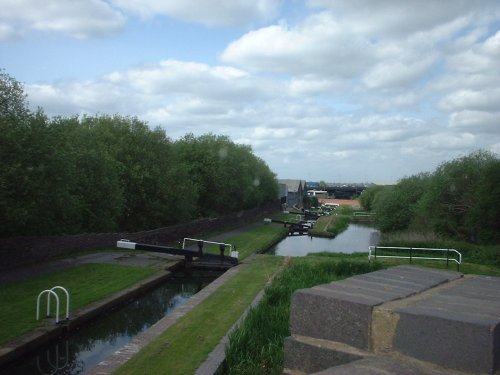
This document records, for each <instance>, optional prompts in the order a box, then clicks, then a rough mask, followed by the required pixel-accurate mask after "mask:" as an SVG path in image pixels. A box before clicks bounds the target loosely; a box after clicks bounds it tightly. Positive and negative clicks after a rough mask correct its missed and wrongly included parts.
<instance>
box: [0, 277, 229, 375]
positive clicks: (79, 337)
mask: <svg viewBox="0 0 500 375" xmlns="http://www.w3.org/2000/svg"><path fill="white" fill-rule="evenodd" d="M219 275H220V273H218V272H217V273H215V272H209V271H206V272H196V273H189V274H187V273H176V274H175V275H173V276H172V277H171V278H169V279H167V280H166V281H165V283H164V284H162V285H160V286H159V287H157V288H156V289H153V290H151V291H149V292H146V293H145V294H144V295H142V296H140V297H138V298H136V299H134V300H131V301H129V303H127V304H125V305H121V306H119V307H117V308H116V309H114V310H111V311H109V312H108V313H107V314H103V315H100V316H99V317H98V319H95V320H93V321H91V322H89V323H87V324H85V325H83V326H82V327H80V329H76V330H75V331H72V332H69V333H68V334H66V335H64V336H62V337H60V338H59V339H58V340H56V341H54V342H52V343H49V344H47V345H45V346H42V347H40V348H38V349H36V350H35V351H33V352H32V353H30V354H28V355H26V356H24V357H22V358H20V359H19V360H17V361H16V362H13V363H11V364H8V365H7V366H5V367H3V368H0V374H12V375H17V374H19V375H21V374H22V375H25V374H54V375H56V374H57V375H62V374H64V375H77V374H85V373H86V372H88V371H90V370H91V369H92V368H93V367H95V366H96V365H97V364H98V363H99V362H101V361H102V360H104V359H105V358H106V357H108V356H109V355H111V354H112V353H114V352H115V351H116V350H118V349H119V348H121V347H122V346H124V345H126V344H127V343H129V342H130V341H131V340H132V339H133V338H134V337H135V336H137V335H138V334H140V333H141V332H144V331H145V330H147V329H148V328H149V327H151V326H152V325H153V324H154V323H156V322H157V321H158V320H160V319H162V318H163V317H164V316H166V315H167V314H169V313H171V312H172V311H174V310H175V309H176V308H177V307H179V306H181V305H182V304H183V303H184V302H186V301H187V300H188V299H189V298H190V297H191V296H193V295H194V294H195V293H197V292H198V291H200V290H201V289H203V288H204V287H205V286H206V285H208V284H209V283H210V282H212V281H213V280H215V279H216V278H217V277H218V276H219Z"/></svg>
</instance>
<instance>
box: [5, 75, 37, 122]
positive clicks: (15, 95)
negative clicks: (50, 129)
mask: <svg viewBox="0 0 500 375" xmlns="http://www.w3.org/2000/svg"><path fill="white" fill-rule="evenodd" d="M29 112H30V111H29V109H28V103H27V101H26V94H25V93H24V87H23V85H22V84H21V83H20V82H19V81H17V80H16V79H15V78H13V77H11V76H10V75H8V74H7V73H6V72H5V71H4V70H0V119H5V118H15V119H22V118H26V117H27V116H28V115H29Z"/></svg>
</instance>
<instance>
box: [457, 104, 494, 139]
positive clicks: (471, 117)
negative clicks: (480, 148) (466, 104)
mask: <svg viewBox="0 0 500 375" xmlns="http://www.w3.org/2000/svg"><path fill="white" fill-rule="evenodd" d="M498 108H500V107H498V106H497V110H498ZM499 118H500V112H498V111H496V112H495V111H494V112H484V111H471V110H463V111H459V112H454V113H452V114H451V116H450V128H451V129H456V130H459V131H470V132H474V133H476V134H485V133H486V134H488V133H489V134H497V135H500V122H499V120H498V119H499Z"/></svg>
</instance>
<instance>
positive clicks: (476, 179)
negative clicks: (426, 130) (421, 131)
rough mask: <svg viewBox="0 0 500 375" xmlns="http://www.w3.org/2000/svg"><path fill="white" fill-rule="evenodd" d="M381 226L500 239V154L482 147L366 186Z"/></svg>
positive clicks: (366, 201) (367, 202)
mask: <svg viewBox="0 0 500 375" xmlns="http://www.w3.org/2000/svg"><path fill="white" fill-rule="evenodd" d="M360 201H361V204H362V206H363V207H364V208H365V209H367V210H371V211H374V212H376V219H375V222H376V225H377V226H378V227H379V228H380V229H381V230H382V231H398V230H408V229H410V230H415V231H423V232H425V231H430V232H434V233H437V234H440V235H442V236H445V237H447V238H451V239H456V240H465V241H469V242H479V243H484V244H487V243H500V159H499V157H498V155H496V154H493V153H491V152H488V151H484V150H480V151H477V152H474V153H471V154H469V155H466V156H463V157H460V158H456V159H454V160H451V161H448V162H444V163H442V164H441V165H439V166H438V167H437V169H436V170H435V171H434V172H432V173H421V174H417V175H414V176H410V177H406V178H403V179H402V180H400V181H399V182H398V183H397V184H396V185H393V186H380V185H375V186H372V187H370V188H368V189H367V190H365V191H364V192H363V194H361V197H360Z"/></svg>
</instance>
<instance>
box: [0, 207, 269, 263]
mask: <svg viewBox="0 0 500 375" xmlns="http://www.w3.org/2000/svg"><path fill="white" fill-rule="evenodd" d="M277 210H279V202H272V203H269V204H266V205H262V206H260V207H258V208H254V209H251V210H246V211H240V212H237V213H233V214H230V215H226V216H222V217H219V218H213V219H199V220H195V221H192V222H189V223H185V224H178V225H173V226H170V227H165V228H158V229H153V230H148V231H141V232H135V233H125V232H123V233H84V234H74V235H62V236H26V237H12V238H0V270H3V269H10V268H13V267H17V266H20V265H23V264H29V263H36V262H40V261H45V260H48V259H50V258H52V257H55V256H60V255H68V254H71V253H73V252H76V251H80V250H90V249H99V248H110V247H111V248H113V247H115V246H116V241H118V240H120V239H123V238H125V239H128V240H131V241H134V242H142V243H150V244H166V243H168V242H173V241H177V240H181V239H182V238H184V237H192V236H194V235H195V234H198V235H199V234H203V233H207V232H211V231H220V230H224V229H226V228H231V227H234V226H237V225H240V224H244V223H246V222H251V221H254V220H257V219H259V218H262V217H263V216H264V215H266V214H268V213H271V212H274V211H277Z"/></svg>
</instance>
